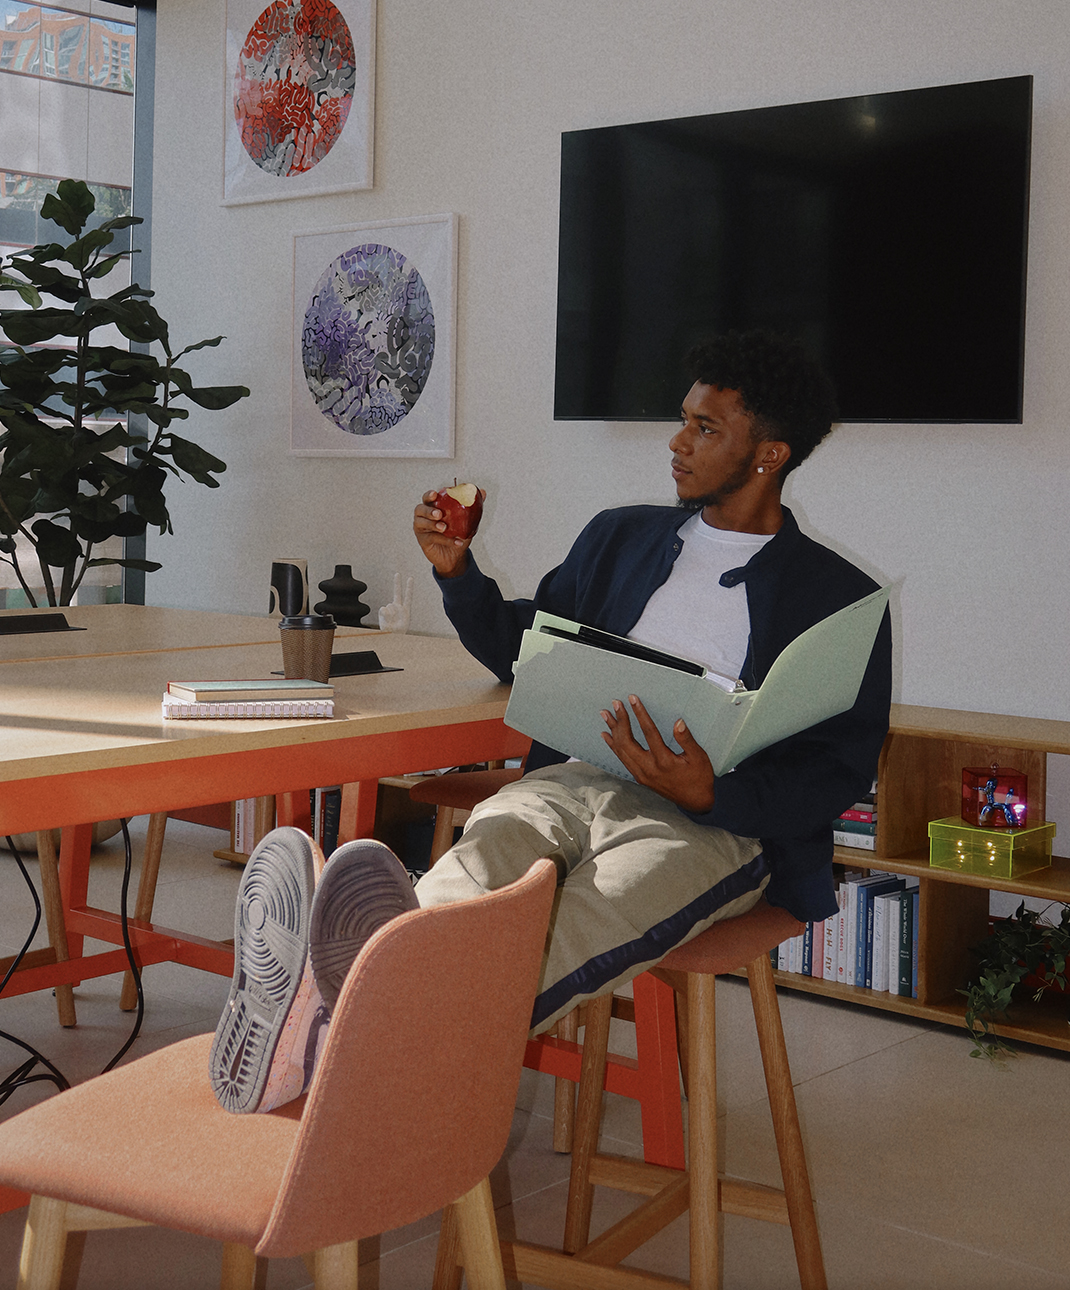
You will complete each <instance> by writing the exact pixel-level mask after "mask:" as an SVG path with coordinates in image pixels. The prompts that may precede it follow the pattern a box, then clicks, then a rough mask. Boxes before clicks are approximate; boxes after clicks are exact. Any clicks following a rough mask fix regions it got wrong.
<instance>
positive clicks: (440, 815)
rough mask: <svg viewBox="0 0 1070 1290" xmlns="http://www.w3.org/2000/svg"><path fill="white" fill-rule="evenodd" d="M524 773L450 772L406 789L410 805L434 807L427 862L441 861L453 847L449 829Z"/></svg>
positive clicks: (495, 769)
mask: <svg viewBox="0 0 1070 1290" xmlns="http://www.w3.org/2000/svg"><path fill="white" fill-rule="evenodd" d="M523 774H524V772H523V770H521V769H520V767H516V768H515V769H514V768H512V767H509V768H506V767H504V766H500V767H499V766H495V767H492V768H491V769H489V770H465V771H451V772H450V773H449V774H447V775H428V776H426V777H425V778H424V779H421V780H419V781H418V782H417V783H415V784H414V785H413V786H412V788H410V789H409V798H410V799H411V800H412V801H413V802H426V803H428V804H429V805H431V806H436V807H438V810H437V812H436V814H435V832H434V836H433V837H432V839H431V863H432V864H434V863H435V861H436V860H441V859H442V857H443V856H444V855H445V854H446V852H447V851H448V850H449V849H450V847H451V846H453V830H454V829H455V828H456V827H457V825H459V824H463V823H464V822H465V820H466V819H467V818H468V815H469V812H470V811H472V810H473V808H475V807H477V806H478V805H479V803H480V802H483V801H485V800H486V799H487V798H488V797H493V796H494V794H495V793H496V792H497V791H498V790H499V789H500V788H504V787H505V786H506V784H515V783H516V781H517V780H518V779H520V777H521V776H522V775H523Z"/></svg>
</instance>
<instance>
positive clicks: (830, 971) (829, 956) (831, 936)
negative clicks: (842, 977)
mask: <svg viewBox="0 0 1070 1290" xmlns="http://www.w3.org/2000/svg"><path fill="white" fill-rule="evenodd" d="M821 978H822V980H824V981H835V980H836V915H835V914H830V915H829V916H828V918H826V919H825V959H824V962H823V963H822V964H821Z"/></svg>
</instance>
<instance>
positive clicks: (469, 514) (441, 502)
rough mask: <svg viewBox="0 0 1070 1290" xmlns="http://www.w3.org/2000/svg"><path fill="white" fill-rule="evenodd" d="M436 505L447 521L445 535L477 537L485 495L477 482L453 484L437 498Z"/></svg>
mask: <svg viewBox="0 0 1070 1290" xmlns="http://www.w3.org/2000/svg"><path fill="white" fill-rule="evenodd" d="M435 505H436V506H437V507H438V509H439V510H440V511H441V512H442V518H443V519H444V520H445V521H446V532H445V534H444V535H443V536H444V537H453V538H471V537H475V534H476V529H477V528H479V521H480V519H481V518H482V516H483V495H482V493H480V491H479V489H478V488H477V487H476V486H475V484H456V483H455V484H453V485H452V486H451V487H449V488H444V489H442V491H441V492H440V493H439V494H438V496H437V497H436V498H435Z"/></svg>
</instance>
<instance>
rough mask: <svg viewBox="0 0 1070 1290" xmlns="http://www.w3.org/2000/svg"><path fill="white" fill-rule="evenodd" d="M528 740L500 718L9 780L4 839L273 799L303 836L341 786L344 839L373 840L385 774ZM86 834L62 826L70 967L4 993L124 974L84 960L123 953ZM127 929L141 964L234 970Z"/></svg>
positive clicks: (178, 939) (217, 949) (198, 944)
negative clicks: (316, 802)
mask: <svg viewBox="0 0 1070 1290" xmlns="http://www.w3.org/2000/svg"><path fill="white" fill-rule="evenodd" d="M528 743H529V741H528V740H526V739H525V738H524V737H523V736H521V735H519V734H517V732H516V731H514V730H510V729H509V728H508V727H506V726H505V725H504V724H503V723H502V722H501V721H500V720H493V719H492V720H477V721H470V722H461V723H457V724H449V725H441V726H435V727H426V728H416V729H411V730H401V731H392V732H387V733H380V734H357V733H350V734H349V735H348V736H346V737H341V738H339V739H337V740H325V741H316V742H309V743H303V744H287V745H285V746H281V747H278V748H260V749H256V750H250V751H241V752H225V753H218V754H212V755H209V756H200V757H191V758H186V759H178V760H168V761H161V762H151V763H144V764H136V765H129V766H121V767H109V768H107V769H98V770H92V771H76V772H72V773H70V774H63V773H59V774H55V775H48V776H41V777H36V778H33V779H24V780H13V781H8V782H7V783H6V784H5V785H4V786H3V787H4V792H3V794H2V800H0V834H6V833H29V832H34V831H36V830H37V829H44V828H49V827H53V826H54V825H55V823H56V820H57V818H58V819H66V820H70V819H76V820H77V819H82V820H86V821H93V820H101V819H113V818H116V817H118V816H134V815H144V814H149V813H152V812H156V811H166V810H169V809H176V810H177V809H179V808H181V807H187V806H198V805H204V804H208V803H210V802H218V801H220V800H221V799H223V800H226V799H227V798H240V797H262V796H267V795H269V794H273V795H275V797H276V798H277V800H278V813H279V823H280V824H294V825H297V826H298V827H302V826H303V827H306V828H307V827H308V825H309V812H308V796H307V790H308V789H309V788H310V787H315V786H316V785H319V784H331V783H334V784H337V783H340V782H342V783H344V784H345V788H344V790H343V795H342V818H341V824H340V829H339V837H340V839H341V840H348V839H349V838H354V837H367V836H370V834H371V831H372V826H373V824H374V821H375V798H376V789H377V785H378V780H379V778H380V777H381V776H384V775H397V774H402V773H405V772H408V771H416V770H426V769H432V768H433V767H434V766H441V765H450V764H460V763H466V762H471V761H481V760H486V759H488V758H504V757H513V756H520V755H522V754H523V752H524V751H526V747H527V744H528ZM91 834H92V824H91V823H85V824H75V825H67V826H65V827H64V828H63V840H62V845H61V848H60V859H59V869H60V890H61V894H62V898H63V909H64V920H65V923H66V928H67V938H68V945H69V949H70V958H69V959H68V960H67V961H66V962H59V963H48V964H43V965H40V966H37V967H29V968H25V969H23V970H21V971H19V972H16V973H15V975H14V977H13V978H12V980H11V981H10V982H9V984H8V987H7V990H6V992H5V993H6V994H8V995H16V994H25V993H27V992H29V991H33V990H44V989H51V988H53V987H55V986H56V985H60V984H65V983H70V984H77V983H79V982H81V981H84V980H87V979H89V978H92V977H98V976H108V975H111V974H112V973H115V972H121V971H123V970H124V969H125V967H126V965H127V964H126V954H125V951H124V950H123V949H121V948H119V949H115V950H109V951H105V952H102V953H98V954H93V955H91V956H88V957H86V956H84V955H83V941H84V938H85V937H86V936H91V937H93V938H95V939H97V940H101V941H105V942H107V943H110V944H113V945H116V946H120V947H121V946H122V928H121V920H120V917H119V915H118V914H117V913H112V912H109V911H107V910H103V909H97V908H93V907H91V906H90V905H88V904H87V900H88V884H89V849H90V840H91ZM129 927H130V939H131V942H132V944H133V946H134V949H135V952H136V956H137V958H138V960H139V962H140V963H141V964H142V965H145V964H150V963H159V962H164V961H173V962H177V963H184V964H186V965H187V966H190V967H196V968H201V969H202V970H204V971H208V972H215V973H218V974H220V975H223V976H229V975H230V974H231V971H232V970H233V962H234V959H233V952H232V950H231V949H230V947H229V946H226V945H223V944H221V943H219V942H216V941H211V940H207V939H205V938H203V937H198V936H195V935H192V934H190V933H188V932H180V931H176V930H174V929H172V928H166V927H161V926H159V925H158V924H154V923H148V922H138V921H136V920H133V919H131V920H130V922H129Z"/></svg>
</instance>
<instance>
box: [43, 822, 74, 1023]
mask: <svg viewBox="0 0 1070 1290" xmlns="http://www.w3.org/2000/svg"><path fill="white" fill-rule="evenodd" d="M37 866H38V868H39V869H40V871H41V903H42V904H43V905H44V907H45V925H46V926H47V928H48V943H49V945H51V946H52V949H53V950H54V951H55V954H56V962H57V963H66V962H67V960H68V959H69V958H70V957H71V955H70V947H69V946H68V944H67V924H66V923H65V922H64V920H63V898H62V896H61V895H60V887H59V859H58V857H57V855H56V844H55V841H54V840H53V837H52V830H51V829H43V830H42V831H41V832H40V833H38V835H37ZM56 1013H57V1015H58V1017H59V1024H60V1025H61V1026H76V1025H77V1024H78V1017H77V1015H76V1013H75V1010H74V987H73V986H71V985H57V986H56Z"/></svg>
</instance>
